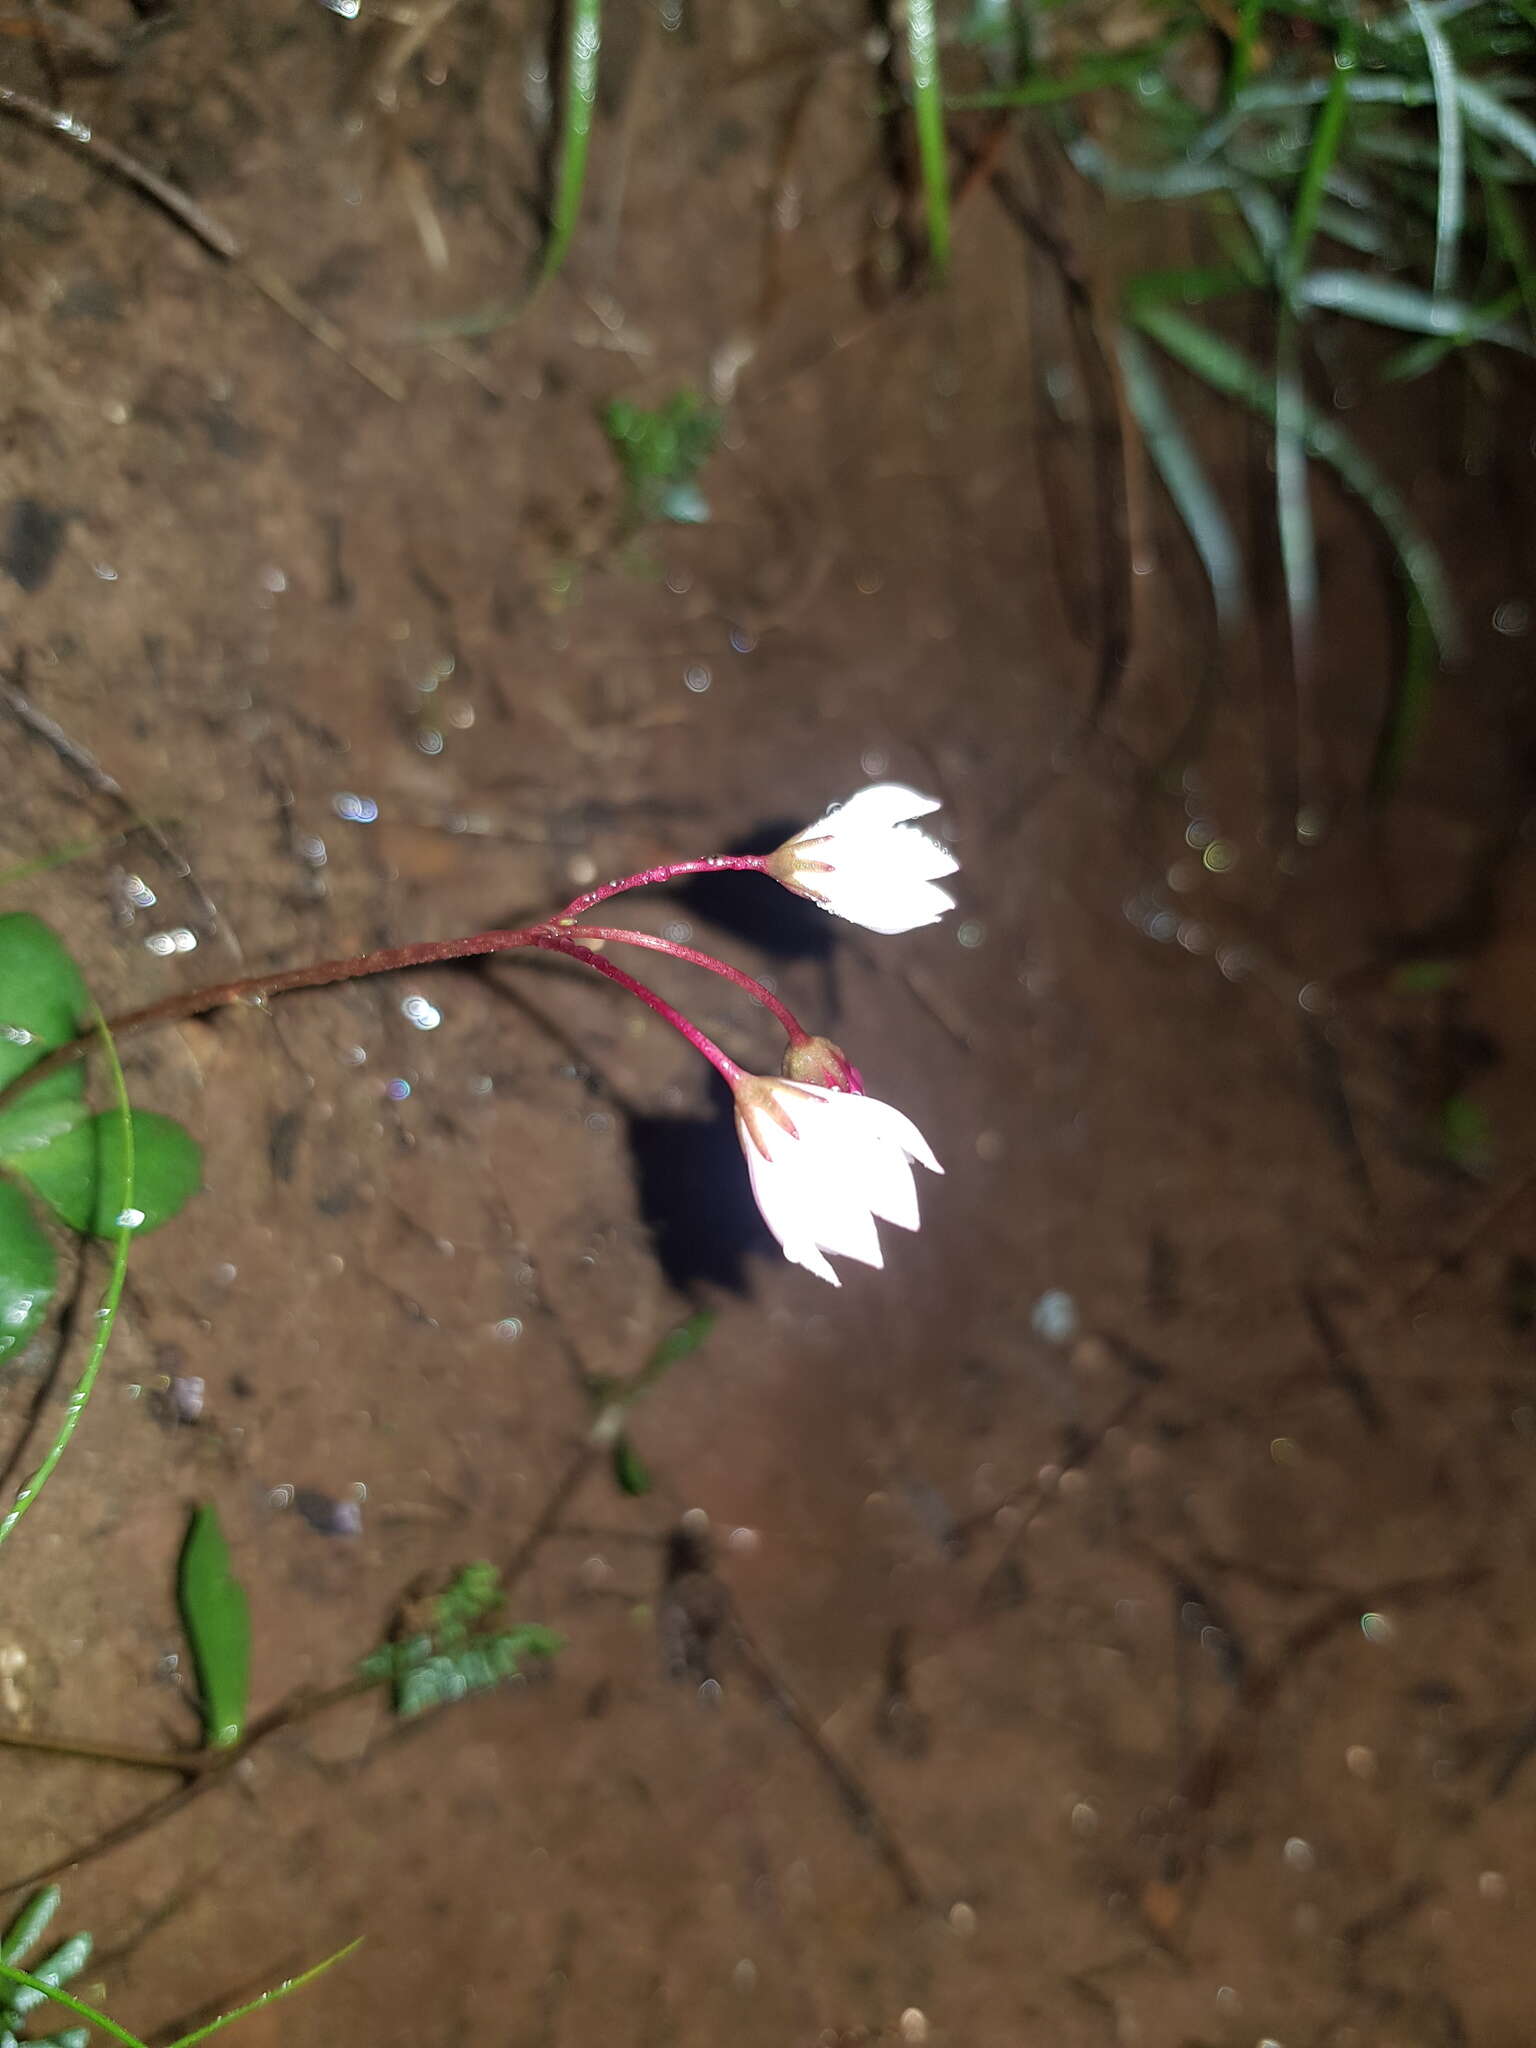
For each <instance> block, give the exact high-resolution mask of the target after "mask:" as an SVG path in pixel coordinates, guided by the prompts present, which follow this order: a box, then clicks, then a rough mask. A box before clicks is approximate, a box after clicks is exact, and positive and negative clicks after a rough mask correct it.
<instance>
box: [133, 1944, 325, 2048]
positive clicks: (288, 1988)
mask: <svg viewBox="0 0 1536 2048" xmlns="http://www.w3.org/2000/svg"><path fill="white" fill-rule="evenodd" d="M362 1945H363V1944H362V1938H361V1937H359V1938H358V1939H357V1940H356V1941H349V1942H348V1943H347V1945H346V1947H345V1948H339V1949H337V1951H336V1953H335V1955H333V1956H327V1957H326V1959H325V1961H324V1962H323V1963H316V1964H314V1965H313V1966H312V1967H311V1968H310V1969H308V1970H305V1971H303V1972H302V1974H301V1975H299V1976H297V1977H285V1978H284V1979H283V1981H282V1983H281V1984H274V1985H273V1986H272V1989H271V1990H270V1991H263V1992H262V1994H261V1996H260V1997H259V1998H253V1999H252V2000H251V2001H250V2003H249V2004H248V2005H237V2006H236V2007H235V2009H234V2011H233V2012H226V2013H221V2014H220V2015H219V2017H218V2018H217V2019H216V2020H210V2021H209V2022H208V2024H207V2026H206V2027H194V2029H193V2030H192V2032H191V2033H190V2034H181V2035H178V2037H177V2038H176V2039H175V2040H174V2041H172V2042H171V2043H170V2044H169V2048H192V2044H193V2042H194V2041H206V2040H207V2039H208V2036H209V2035H210V2034H217V2033H219V2032H220V2031H221V2030H222V2029H223V2028H225V2027H230V2026H233V2025H234V2023H235V2021H236V2020H243V2019H244V2018H245V2017H246V2015H247V2014H248V2013H253V2012H260V2011H261V2009H262V2007H263V2006H266V2005H275V2004H276V2003H277V2001H278V2000H279V1999H280V1998H286V1997H288V1995H289V1993H290V1992H293V1991H302V1990H303V1989H304V1986H305V1985H306V1984H313V1983H314V1981H315V1979H316V1978H317V1977H319V1976H321V1975H323V1973H324V1972H325V1971H327V1970H328V1969H330V1968H331V1966H332V1965H333V1964H334V1963H342V1962H345V1961H346V1959H347V1957H348V1956H350V1955H355V1954H356V1953H357V1951H358V1950H359V1949H360V1948H361V1947H362ZM122 2038H124V2039H125V2040H126V2039H131V2038H132V2037H131V2036H128V2035H125V2036H123V2037H122Z"/></svg>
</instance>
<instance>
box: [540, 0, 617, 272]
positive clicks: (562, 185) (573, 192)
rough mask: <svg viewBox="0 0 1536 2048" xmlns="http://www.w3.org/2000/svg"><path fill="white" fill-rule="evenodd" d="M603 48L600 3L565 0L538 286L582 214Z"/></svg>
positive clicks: (560, 257) (562, 254) (561, 257)
mask: <svg viewBox="0 0 1536 2048" xmlns="http://www.w3.org/2000/svg"><path fill="white" fill-rule="evenodd" d="M602 44H603V8H602V0H566V25H565V89H564V92H563V94H562V96H561V123H560V162H559V169H558V171H557V172H556V175H555V194H554V203H553V204H552V205H551V207H550V212H549V239H548V241H547V242H546V243H545V245H544V261H543V264H542V266H541V268H540V271H539V282H540V284H547V283H548V282H549V280H550V279H551V278H552V277H553V276H554V275H555V273H556V271H558V270H559V268H560V266H561V265H562V264H563V263H564V261H565V258H566V252H567V251H568V250H569V248H570V246H571V237H572V236H573V235H574V234H575V232H576V222H577V219H578V217H579V215H580V213H581V194H582V188H583V187H584V186H585V184H586V180H587V146H588V143H589V142H590V140H591V135H592V114H593V110H594V109H595V107H596V105H597V59H598V53H599V51H600V50H601V49H602Z"/></svg>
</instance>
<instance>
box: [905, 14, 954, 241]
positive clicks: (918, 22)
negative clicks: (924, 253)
mask: <svg viewBox="0 0 1536 2048" xmlns="http://www.w3.org/2000/svg"><path fill="white" fill-rule="evenodd" d="M907 61H908V63H909V64H910V66H911V69H912V104H913V108H914V110H915V112H916V116H917V157H918V164H919V166H920V168H921V171H922V177H923V204H924V206H925V207H926V209H927V214H928V254H929V256H930V258H931V259H932V262H933V267H934V270H935V271H936V272H937V274H938V275H939V276H940V277H942V276H943V275H944V273H945V271H946V270H948V268H949V145H948V143H947V142H946V140H945V136H944V88H943V85H942V83H941V81H940V78H939V25H938V22H937V20H936V19H935V17H934V8H933V0H908V6H907Z"/></svg>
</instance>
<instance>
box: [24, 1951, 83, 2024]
mask: <svg viewBox="0 0 1536 2048" xmlns="http://www.w3.org/2000/svg"><path fill="white" fill-rule="evenodd" d="M93 1946H94V1943H93V1942H92V1940H91V1937H90V1936H89V1935H88V1934H72V1935H71V1936H70V1937H69V1939H68V1941H65V1942H61V1943H60V1944H59V1946H58V1947H57V1948H56V1949H55V1950H54V1952H53V1954H52V1955H51V1956H48V1957H47V1958H46V1959H45V1960H44V1961H43V1962H40V1963H39V1964H38V1966H37V1968H36V1969H35V1970H33V1971H31V1972H30V1975H31V1977H32V1980H33V1981H32V1982H31V1983H30V1984H19V1985H18V1986H17V1987H16V1989H15V1990H14V1991H13V1992H12V1993H11V2008H10V2009H11V2012H12V2014H13V2015H14V2016H15V2018H17V2019H19V2020H21V2019H25V2018H26V2016H27V2014H28V2013H29V2012H33V2011H35V2010H36V2008H37V2007H38V2006H40V2005H42V2004H43V2003H45V2001H46V1999H47V1992H46V1991H44V1990H43V1989H42V1988H41V1987H42V1986H43V1985H47V1986H48V1989H49V1990H56V1989H57V1988H58V1986H59V1985H61V1984H68V1983H71V1982H72V1981H73V1980H74V1979H75V1978H76V1977H78V1976H79V1974H80V1972H81V1971H82V1970H83V1969H84V1968H85V1966H86V1964H87V1963H88V1962H89V1961H90V1957H91V1949H92V1948H93Z"/></svg>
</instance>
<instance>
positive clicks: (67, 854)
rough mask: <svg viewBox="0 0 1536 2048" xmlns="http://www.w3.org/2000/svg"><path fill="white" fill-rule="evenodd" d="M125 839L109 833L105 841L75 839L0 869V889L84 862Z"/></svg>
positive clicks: (121, 833)
mask: <svg viewBox="0 0 1536 2048" xmlns="http://www.w3.org/2000/svg"><path fill="white" fill-rule="evenodd" d="M126 837H127V834H126V833H123V832H111V833H109V834H108V835H107V837H106V838H105V839H76V840H74V841H72V842H71V843H70V844H69V845H68V846H56V847H55V848H54V849H53V851H52V852H51V853H40V854H38V855H37V857H36V859H35V860H24V861H21V862H20V863H19V864H18V865H17V866H16V867H13V868H0V888H3V887H4V886H5V885H6V884H7V883H10V882H25V881H30V879H31V878H32V876H33V875H46V874H49V873H51V872H52V870H53V869H54V868H62V867H67V866H68V865H69V863H70V862H71V861H72V860H84V859H85V858H86V856H87V855H88V854H92V853H105V852H106V850H107V848H108V847H109V846H121V845H122V844H123V841H124V840H125V838H126Z"/></svg>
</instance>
